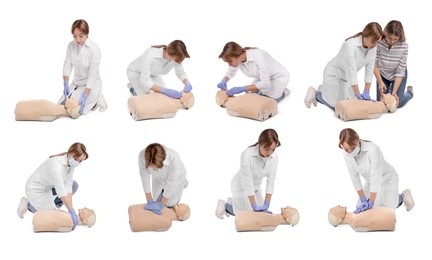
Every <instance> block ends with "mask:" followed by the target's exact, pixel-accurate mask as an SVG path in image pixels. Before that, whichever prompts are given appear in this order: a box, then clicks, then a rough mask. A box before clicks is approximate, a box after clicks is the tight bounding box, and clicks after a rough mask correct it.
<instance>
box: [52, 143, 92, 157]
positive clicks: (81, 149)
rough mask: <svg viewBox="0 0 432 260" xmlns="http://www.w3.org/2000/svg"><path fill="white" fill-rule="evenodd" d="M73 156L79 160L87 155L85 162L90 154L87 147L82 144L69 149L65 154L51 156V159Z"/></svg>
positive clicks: (75, 144) (76, 144)
mask: <svg viewBox="0 0 432 260" xmlns="http://www.w3.org/2000/svg"><path fill="white" fill-rule="evenodd" d="M65 154H67V155H71V156H72V157H73V158H79V157H81V155H83V154H84V155H85V158H84V160H87V159H88V158H89V156H88V153H87V149H86V147H85V145H83V144H82V143H74V144H72V145H71V146H70V147H69V150H68V151H67V152H64V153H59V154H54V155H51V156H50V157H49V158H51V157H54V156H62V155H65Z"/></svg>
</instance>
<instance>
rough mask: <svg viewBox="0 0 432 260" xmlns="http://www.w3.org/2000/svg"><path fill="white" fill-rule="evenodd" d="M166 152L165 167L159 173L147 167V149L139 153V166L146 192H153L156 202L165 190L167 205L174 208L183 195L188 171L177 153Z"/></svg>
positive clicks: (168, 150)
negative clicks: (145, 153)
mask: <svg viewBox="0 0 432 260" xmlns="http://www.w3.org/2000/svg"><path fill="white" fill-rule="evenodd" d="M165 150H166V158H165V160H164V161H163V167H162V168H160V169H158V170H157V171H153V170H152V169H149V168H146V167H145V159H144V152H145V149H144V150H142V151H141V152H140V153H139V158H138V164H139V170H140V175H141V182H142V185H143V188H144V192H145V193H149V192H151V193H152V197H153V200H156V199H157V198H158V197H159V195H160V194H161V192H162V190H163V196H164V197H165V198H167V199H168V201H167V203H166V205H167V206H169V207H172V206H174V205H175V204H177V203H178V202H179V201H180V199H181V196H182V194H183V189H184V184H185V181H186V169H185V167H184V165H183V163H182V161H181V160H180V156H179V155H178V154H177V152H175V151H174V150H172V149H169V148H166V147H165ZM150 176H151V179H152V185H151V187H150Z"/></svg>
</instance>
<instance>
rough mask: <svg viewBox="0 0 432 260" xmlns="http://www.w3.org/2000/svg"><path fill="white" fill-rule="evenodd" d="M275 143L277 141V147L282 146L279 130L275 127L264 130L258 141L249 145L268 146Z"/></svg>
mask: <svg viewBox="0 0 432 260" xmlns="http://www.w3.org/2000/svg"><path fill="white" fill-rule="evenodd" d="M273 143H276V147H279V146H281V143H280V142H279V136H278V134H277V132H276V131H275V130H274V129H271V128H269V129H266V130H264V131H262V132H261V134H260V136H259V138H258V142H256V143H255V144H253V145H251V146H249V147H252V146H255V145H257V144H259V146H261V147H264V148H268V147H270V146H271V145H272V144H273Z"/></svg>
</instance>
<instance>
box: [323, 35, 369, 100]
mask: <svg viewBox="0 0 432 260" xmlns="http://www.w3.org/2000/svg"><path fill="white" fill-rule="evenodd" d="M362 39H363V37H362V36H358V37H355V38H351V39H348V40H346V41H345V42H344V43H343V44H342V47H341V49H340V51H339V53H338V54H337V56H336V57H334V58H333V59H332V60H331V61H329V63H327V66H326V68H325V70H324V79H323V83H322V85H321V88H320V91H321V92H322V97H323V99H324V100H325V101H326V102H327V103H328V104H329V105H331V106H333V107H334V106H335V105H336V102H337V101H340V100H345V99H352V98H354V97H355V94H354V91H353V90H352V86H353V85H357V84H358V81H357V72H358V71H359V70H360V69H361V68H363V67H365V77H364V81H365V82H367V83H372V79H373V70H374V65H375V57H376V47H375V48H372V49H366V48H363V44H362Z"/></svg>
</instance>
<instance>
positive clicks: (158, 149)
mask: <svg viewBox="0 0 432 260" xmlns="http://www.w3.org/2000/svg"><path fill="white" fill-rule="evenodd" d="M165 158H166V151H165V149H164V147H163V146H162V145H161V144H158V143H152V144H149V145H148V146H147V147H146V149H145V152H144V160H145V164H146V168H147V167H149V166H150V164H154V165H156V167H158V168H159V169H160V168H162V167H163V161H164V160H165Z"/></svg>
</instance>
